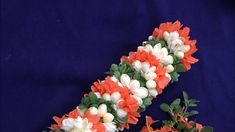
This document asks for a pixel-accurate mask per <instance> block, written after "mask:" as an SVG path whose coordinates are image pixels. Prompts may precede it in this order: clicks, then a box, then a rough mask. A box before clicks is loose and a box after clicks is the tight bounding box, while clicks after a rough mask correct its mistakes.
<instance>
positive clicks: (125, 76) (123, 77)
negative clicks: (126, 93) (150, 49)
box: [120, 74, 131, 86]
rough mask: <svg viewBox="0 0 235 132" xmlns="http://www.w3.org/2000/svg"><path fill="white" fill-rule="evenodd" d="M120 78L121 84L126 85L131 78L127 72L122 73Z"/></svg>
mask: <svg viewBox="0 0 235 132" xmlns="http://www.w3.org/2000/svg"><path fill="white" fill-rule="evenodd" d="M120 80H121V83H122V85H123V86H128V85H129V84H130V82H131V78H130V77H129V76H128V75H127V74H122V75H121V77H120Z"/></svg>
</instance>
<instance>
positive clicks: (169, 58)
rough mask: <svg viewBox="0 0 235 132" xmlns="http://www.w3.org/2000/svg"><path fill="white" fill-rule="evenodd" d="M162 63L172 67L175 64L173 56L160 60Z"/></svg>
mask: <svg viewBox="0 0 235 132" xmlns="http://www.w3.org/2000/svg"><path fill="white" fill-rule="evenodd" d="M160 62H161V63H162V64H163V65H170V64H172V63H173V62H174V59H173V57H172V56H171V55H167V56H165V57H164V58H162V59H160Z"/></svg>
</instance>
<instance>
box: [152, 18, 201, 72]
mask: <svg viewBox="0 0 235 132" xmlns="http://www.w3.org/2000/svg"><path fill="white" fill-rule="evenodd" d="M182 26H183V25H182V24H181V23H180V22H179V21H176V22H174V23H172V22H166V23H162V24H160V26H159V28H155V29H154V31H153V34H152V36H153V37H154V38H160V39H163V33H164V32H165V31H167V32H174V31H177V32H178V33H179V36H180V37H181V38H183V42H184V44H185V45H189V46H190V50H189V51H188V52H186V53H185V54H184V58H182V59H181V60H180V61H181V62H182V63H183V65H184V67H185V69H186V70H189V69H190V68H191V64H194V63H196V62H197V61H198V59H196V58H194V57H192V56H191V55H192V54H193V53H195V52H196V51H197V48H196V40H189V39H190V37H189V32H190V29H189V28H188V27H184V28H183V29H181V28H182Z"/></svg>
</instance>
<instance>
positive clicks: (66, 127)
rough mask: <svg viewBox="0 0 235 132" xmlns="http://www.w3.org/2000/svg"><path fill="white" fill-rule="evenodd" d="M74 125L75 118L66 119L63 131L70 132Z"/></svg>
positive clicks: (63, 123) (63, 122)
mask: <svg viewBox="0 0 235 132" xmlns="http://www.w3.org/2000/svg"><path fill="white" fill-rule="evenodd" d="M73 124H74V119H73V118H67V119H64V120H63V121H62V129H63V130H66V131H69V130H70V129H72V128H73V127H74V126H73Z"/></svg>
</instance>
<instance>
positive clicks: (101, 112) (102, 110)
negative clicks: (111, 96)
mask: <svg viewBox="0 0 235 132" xmlns="http://www.w3.org/2000/svg"><path fill="white" fill-rule="evenodd" d="M105 113H107V105H106V104H101V105H99V107H98V114H99V116H103V115H104V114H105Z"/></svg>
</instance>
